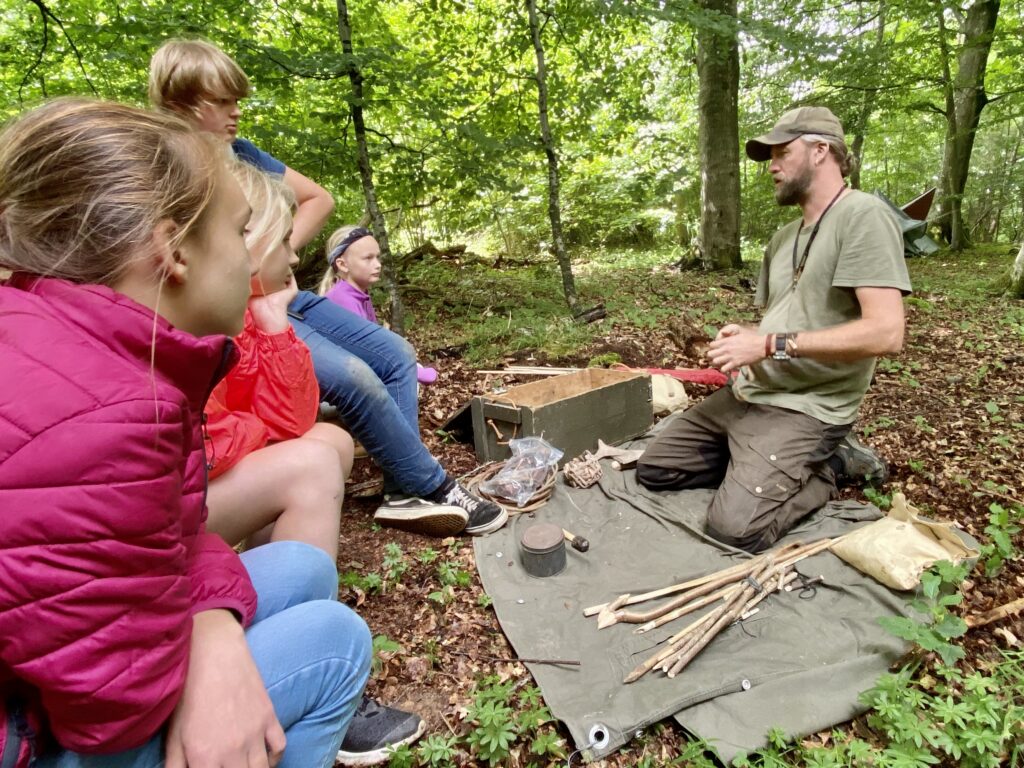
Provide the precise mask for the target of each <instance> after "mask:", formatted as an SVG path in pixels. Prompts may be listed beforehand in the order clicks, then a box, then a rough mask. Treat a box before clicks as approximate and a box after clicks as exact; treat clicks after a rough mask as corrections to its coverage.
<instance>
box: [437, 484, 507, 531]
mask: <svg viewBox="0 0 1024 768" xmlns="http://www.w3.org/2000/svg"><path fill="white" fill-rule="evenodd" d="M444 502H445V504H451V505H453V506H456V507H461V508H462V509H464V510H466V512H468V513H469V521H468V522H467V523H466V530H465V532H466V533H468V534H470V535H472V536H482V535H483V534H485V533H491V532H492V531H496V530H498V529H499V528H501V526H503V525H504V524H505V522H506V521H507V520H508V512H506V511H505V510H504V509H502V508H501V507H500V506H498V505H497V504H495V503H494V502H493V501H488V500H487V499H481V498H480V497H479V496H476V495H474V494H472V493H470V492H469V491H467V490H466V489H465V488H463V487H462V486H461V485H459V484H458V483H453V484H452V487H451V488H450V489H449V490H448V493H447V494H445V497H444Z"/></svg>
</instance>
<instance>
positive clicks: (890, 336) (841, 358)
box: [796, 318, 903, 362]
mask: <svg viewBox="0 0 1024 768" xmlns="http://www.w3.org/2000/svg"><path fill="white" fill-rule="evenodd" d="M902 349H903V325H902V324H899V325H895V324H893V323H888V322H878V321H875V320H869V319H867V318H861V319H859V320H851V321H850V322H848V323H843V324H842V325H836V326H833V327H832V328H822V329H820V330H817V331H800V332H799V333H797V336H796V353H797V355H799V356H800V357H809V358H813V359H815V360H822V361H824V362H850V361H853V360H863V359H864V358H866V357H878V356H881V355H890V354H896V353H897V352H899V351H900V350H902Z"/></svg>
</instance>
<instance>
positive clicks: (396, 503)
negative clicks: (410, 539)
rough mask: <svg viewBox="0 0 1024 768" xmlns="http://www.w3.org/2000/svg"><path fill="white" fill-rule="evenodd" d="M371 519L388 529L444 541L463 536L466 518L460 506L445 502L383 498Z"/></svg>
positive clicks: (464, 511) (466, 514) (403, 497)
mask: <svg viewBox="0 0 1024 768" xmlns="http://www.w3.org/2000/svg"><path fill="white" fill-rule="evenodd" d="M373 519H374V522H376V523H379V524H380V525H383V526H385V527H387V528H398V529H399V530H400V531H409V532H410V533H422V534H425V535H427V536H440V537H442V538H443V537H445V536H454V535H455V534H457V533H462V531H463V530H465V528H466V523H467V522H468V521H469V514H468V513H467V512H466V510H464V509H463V508H462V507H461V506H457V505H453V504H449V503H448V502H434V501H427V500H426V499H420V498H417V497H415V496H385V497H384V503H383V504H381V505H380V507H379V508H378V509H377V511H376V512H375V513H374V515H373Z"/></svg>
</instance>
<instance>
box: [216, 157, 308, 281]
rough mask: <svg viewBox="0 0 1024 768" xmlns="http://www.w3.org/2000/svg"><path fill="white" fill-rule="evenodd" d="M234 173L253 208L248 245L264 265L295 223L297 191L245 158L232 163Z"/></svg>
mask: <svg viewBox="0 0 1024 768" xmlns="http://www.w3.org/2000/svg"><path fill="white" fill-rule="evenodd" d="M231 173H232V174H234V177H235V179H236V180H237V181H238V185H239V186H240V187H241V188H242V192H244V193H245V199H246V200H247V201H248V202H249V206H250V207H251V208H252V217H251V218H250V219H249V224H248V226H247V227H246V231H245V245H246V248H248V249H249V253H250V255H251V256H252V257H253V259H254V260H255V262H256V263H257V264H262V263H263V260H264V259H265V258H266V257H267V256H268V255H269V254H270V252H271V251H273V249H274V247H275V246H276V245H277V243H279V242H280V241H281V240H282V239H283V238H284V236H285V234H286V233H287V232H288V230H289V229H290V228H291V226H292V216H294V215H295V210H296V208H297V205H296V202H295V193H294V192H292V191H291V189H290V188H288V187H287V186H286V185H285V184H284V182H282V181H280V180H279V179H278V178H277V177H275V176H271V175H270V174H269V173H264V172H263V171H261V170H260V169H259V168H256V167H255V166H253V165H250V164H249V163H247V162H245V161H243V160H236V161H234V162H233V163H232V164H231Z"/></svg>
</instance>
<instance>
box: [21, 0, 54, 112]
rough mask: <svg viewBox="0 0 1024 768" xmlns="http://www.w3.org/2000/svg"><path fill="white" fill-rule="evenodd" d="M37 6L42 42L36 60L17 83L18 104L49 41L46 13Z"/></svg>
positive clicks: (48, 24) (41, 61)
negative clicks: (40, 22)
mask: <svg viewBox="0 0 1024 768" xmlns="http://www.w3.org/2000/svg"><path fill="white" fill-rule="evenodd" d="M37 7H39V16H40V18H41V19H42V21H43V44H42V45H41V46H40V48H39V53H37V54H36V60H35V61H33V62H32V65H31V66H30V67H29V68H28V69H27V70H25V76H24V77H23V78H21V82H20V83H18V104H21V103H23V101H24V99H22V96H21V94H22V91H23V90H24V88H25V84H26V83H27V82H28V80H29V78H30V77H31V76H32V73H33V72H35V71H36V69H37V68H38V67H39V65H40V64H42V63H43V55H44V54H45V53H46V46H47V45H48V44H49V42H50V22H49V17H48V16H47V15H46V11H45V9H43V8H42V7H41V6H37Z"/></svg>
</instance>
